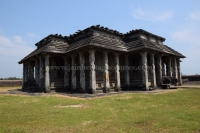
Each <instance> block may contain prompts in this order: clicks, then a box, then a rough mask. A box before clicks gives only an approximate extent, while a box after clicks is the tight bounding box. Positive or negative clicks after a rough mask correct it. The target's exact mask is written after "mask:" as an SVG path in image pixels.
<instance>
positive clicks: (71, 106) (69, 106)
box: [54, 104, 87, 108]
mask: <svg viewBox="0 0 200 133" xmlns="http://www.w3.org/2000/svg"><path fill="white" fill-rule="evenodd" d="M54 107H56V108H86V107H87V106H85V105H83V104H77V105H66V106H63V105H58V106H54Z"/></svg>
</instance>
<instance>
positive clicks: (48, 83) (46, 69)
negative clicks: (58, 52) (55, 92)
mask: <svg viewBox="0 0 200 133" xmlns="http://www.w3.org/2000/svg"><path fill="white" fill-rule="evenodd" d="M49 57H50V56H49V55H45V82H44V84H45V87H44V88H45V92H50V80H49V79H50V78H49Z"/></svg>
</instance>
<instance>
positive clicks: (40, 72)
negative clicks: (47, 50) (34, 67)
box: [38, 56, 44, 91]
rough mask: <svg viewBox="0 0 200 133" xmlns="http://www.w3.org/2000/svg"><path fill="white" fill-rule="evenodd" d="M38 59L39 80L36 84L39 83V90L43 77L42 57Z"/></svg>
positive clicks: (41, 87)
mask: <svg viewBox="0 0 200 133" xmlns="http://www.w3.org/2000/svg"><path fill="white" fill-rule="evenodd" d="M39 59H40V65H39V82H38V84H39V87H40V89H41V91H43V87H44V86H43V78H44V75H43V65H44V64H43V61H42V57H41V56H40V57H39Z"/></svg>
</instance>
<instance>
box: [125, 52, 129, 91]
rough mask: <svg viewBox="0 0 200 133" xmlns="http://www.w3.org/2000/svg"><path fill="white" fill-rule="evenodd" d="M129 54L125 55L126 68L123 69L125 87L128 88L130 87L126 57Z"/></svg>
mask: <svg viewBox="0 0 200 133" xmlns="http://www.w3.org/2000/svg"><path fill="white" fill-rule="evenodd" d="M128 57H129V55H125V66H126V70H125V85H126V89H127V90H129V89H130V75H129V59H128Z"/></svg>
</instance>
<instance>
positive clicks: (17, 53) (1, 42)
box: [0, 36, 34, 60]
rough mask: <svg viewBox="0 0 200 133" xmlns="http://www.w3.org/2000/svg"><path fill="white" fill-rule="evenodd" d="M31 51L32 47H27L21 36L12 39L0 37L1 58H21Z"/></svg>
mask: <svg viewBox="0 0 200 133" xmlns="http://www.w3.org/2000/svg"><path fill="white" fill-rule="evenodd" d="M33 50H34V45H33V46H32V47H31V46H29V45H28V42H27V41H25V39H23V38H22V37H21V36H14V37H12V38H7V37H5V36H0V55H1V56H14V57H21V58H23V57H24V56H26V55H27V54H29V53H30V52H31V51H33ZM19 60H20V58H19Z"/></svg>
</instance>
